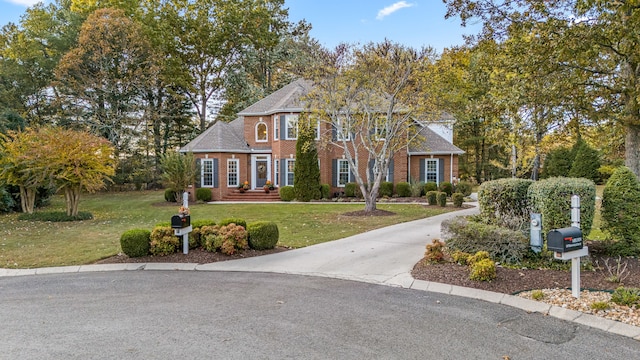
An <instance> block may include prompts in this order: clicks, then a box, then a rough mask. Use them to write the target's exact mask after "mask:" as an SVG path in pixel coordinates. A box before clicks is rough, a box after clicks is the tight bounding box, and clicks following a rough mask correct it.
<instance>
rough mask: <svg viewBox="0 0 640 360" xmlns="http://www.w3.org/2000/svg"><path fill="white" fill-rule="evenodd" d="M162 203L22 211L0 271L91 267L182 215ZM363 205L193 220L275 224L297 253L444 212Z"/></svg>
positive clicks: (98, 202) (272, 208) (1, 251)
mask: <svg viewBox="0 0 640 360" xmlns="http://www.w3.org/2000/svg"><path fill="white" fill-rule="evenodd" d="M178 207H179V206H178V205H177V204H169V203H167V202H165V201H164V192H162V191H144V192H128V193H102V194H83V195H82V197H81V198H80V210H81V211H86V212H90V213H92V214H93V219H92V220H85V221H76V222H41V221H29V220H18V215H19V214H5V215H0V268H34V267H45V266H65V265H80V264H90V263H93V262H95V261H97V260H100V259H103V258H106V257H109V256H113V255H115V254H117V253H119V252H120V251H121V250H120V235H121V234H122V233H123V232H125V231H126V230H129V229H135V228H141V229H148V230H151V229H152V228H153V226H154V225H156V224H158V223H161V222H165V223H166V222H167V221H169V220H170V219H171V216H172V215H175V214H176V213H177V211H178ZM363 207H364V205H362V204H335V203H307V204H291V203H276V204H195V205H191V207H190V210H191V219H192V221H193V220H197V219H212V220H214V221H219V220H222V219H224V218H228V217H240V218H243V219H245V220H246V221H247V222H253V221H257V220H268V221H273V222H275V223H276V224H277V225H278V228H279V230H280V241H279V242H278V245H281V246H289V247H293V248H299V247H304V246H309V245H313V244H318V243H322V242H326V241H331V240H336V239H340V238H344V237H347V236H351V235H355V234H358V233H362V232H365V231H368V230H373V229H376V228H380V227H384V226H388V225H392V224H397V223H401V222H406V221H411V220H416V219H421V218H425V217H429V216H434V215H437V214H440V213H443V212H447V211H451V210H453V208H451V207H447V208H446V209H435V210H431V209H425V208H424V207H422V206H421V205H417V204H388V203H387V204H380V203H379V204H378V208H379V209H382V210H388V211H392V212H394V213H395V214H396V215H393V216H378V217H352V216H345V215H344V213H346V212H350V211H357V210H362V209H363ZM64 209H65V208H64V198H63V197H62V196H59V195H57V196H55V197H54V198H53V200H52V202H51V205H50V206H48V207H47V208H45V209H41V210H40V211H47V212H49V211H64Z"/></svg>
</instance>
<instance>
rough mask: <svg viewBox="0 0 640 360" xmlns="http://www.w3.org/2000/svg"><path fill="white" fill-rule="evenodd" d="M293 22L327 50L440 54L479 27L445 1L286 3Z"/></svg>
mask: <svg viewBox="0 0 640 360" xmlns="http://www.w3.org/2000/svg"><path fill="white" fill-rule="evenodd" d="M36 2H37V1H35V0H0V26H3V25H5V24H7V23H8V22H15V23H17V22H19V21H20V16H21V15H22V14H24V12H25V10H26V8H27V7H28V6H31V5H33V4H35V3H36ZM285 4H286V5H285V6H286V7H288V8H289V19H290V20H291V21H298V20H302V19H306V20H307V22H309V23H311V24H312V25H313V29H312V30H311V36H313V37H314V38H316V39H318V40H319V41H320V43H321V44H323V45H324V46H327V47H330V48H332V47H334V46H336V45H337V44H339V43H341V42H349V43H361V44H364V43H368V42H380V41H382V40H384V39H385V38H387V39H389V40H392V41H394V42H398V43H401V44H404V45H408V46H411V47H414V48H420V47H422V46H432V47H434V48H435V49H436V50H438V51H442V49H443V48H445V47H450V46H453V45H462V44H464V40H463V38H462V34H474V33H477V32H478V30H479V27H478V26H472V27H468V28H461V27H460V22H459V20H458V19H449V20H445V19H444V14H445V12H446V7H445V5H444V4H443V3H442V0H405V1H398V0H286V2H285Z"/></svg>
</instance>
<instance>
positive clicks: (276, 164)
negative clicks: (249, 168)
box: [273, 159, 280, 186]
mask: <svg viewBox="0 0 640 360" xmlns="http://www.w3.org/2000/svg"><path fill="white" fill-rule="evenodd" d="M273 173H274V174H275V176H274V177H273V185H274V186H280V160H277V159H276V160H274V161H273Z"/></svg>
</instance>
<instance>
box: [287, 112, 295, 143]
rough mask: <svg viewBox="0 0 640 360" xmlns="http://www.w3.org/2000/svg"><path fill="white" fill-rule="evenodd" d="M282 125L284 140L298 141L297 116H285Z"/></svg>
mask: <svg viewBox="0 0 640 360" xmlns="http://www.w3.org/2000/svg"><path fill="white" fill-rule="evenodd" d="M284 124H285V126H286V129H285V130H286V132H285V135H286V138H285V140H297V139H298V115H286V116H285V121H284Z"/></svg>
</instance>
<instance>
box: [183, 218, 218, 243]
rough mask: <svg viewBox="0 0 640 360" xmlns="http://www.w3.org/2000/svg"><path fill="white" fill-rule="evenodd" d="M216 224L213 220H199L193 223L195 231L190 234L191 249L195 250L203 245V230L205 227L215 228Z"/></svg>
mask: <svg viewBox="0 0 640 360" xmlns="http://www.w3.org/2000/svg"><path fill="white" fill-rule="evenodd" d="M215 224H216V222H215V221H213V220H206V219H199V220H194V221H192V222H191V227H193V231H191V232H190V233H189V248H190V249H195V248H197V247H198V246H200V245H202V228H203V227H205V226H213V225H215Z"/></svg>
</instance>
